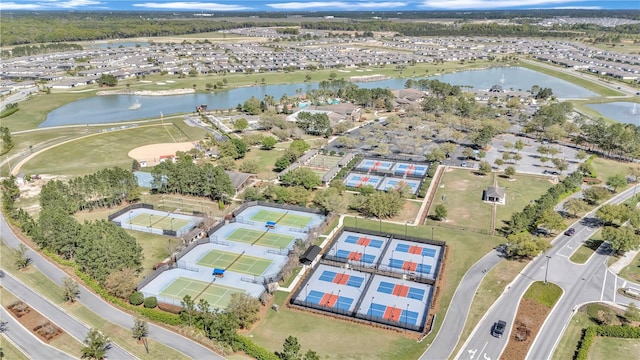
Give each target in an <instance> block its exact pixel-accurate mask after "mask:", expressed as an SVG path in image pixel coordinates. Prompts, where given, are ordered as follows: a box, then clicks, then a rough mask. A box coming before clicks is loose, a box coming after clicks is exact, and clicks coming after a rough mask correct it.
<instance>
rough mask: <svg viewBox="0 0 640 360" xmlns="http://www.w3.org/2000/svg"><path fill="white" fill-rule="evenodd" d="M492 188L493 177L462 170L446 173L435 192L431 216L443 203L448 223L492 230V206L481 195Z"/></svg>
mask: <svg viewBox="0 0 640 360" xmlns="http://www.w3.org/2000/svg"><path fill="white" fill-rule="evenodd" d="M491 185H493V177H492V176H491V175H485V176H478V175H475V174H474V172H473V171H469V170H460V169H454V170H451V171H447V172H445V173H444V175H443V176H442V180H441V181H440V184H439V186H438V188H437V190H436V195H435V197H434V200H433V204H432V205H431V210H430V213H429V215H434V214H435V207H436V205H438V204H444V205H445V206H446V207H447V222H448V223H449V224H453V225H457V226H464V227H466V228H472V229H480V230H486V231H489V230H490V227H491V205H490V204H485V203H484V202H483V201H482V192H483V191H484V190H486V189H487V187H489V186H491ZM443 199H444V200H443Z"/></svg>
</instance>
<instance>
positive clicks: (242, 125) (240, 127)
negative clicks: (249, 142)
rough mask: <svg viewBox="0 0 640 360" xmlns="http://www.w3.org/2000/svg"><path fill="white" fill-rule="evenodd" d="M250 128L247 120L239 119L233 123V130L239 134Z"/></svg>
mask: <svg viewBox="0 0 640 360" xmlns="http://www.w3.org/2000/svg"><path fill="white" fill-rule="evenodd" d="M248 127H249V122H248V121H247V119H245V118H240V119H237V120H236V121H235V122H234V123H233V128H234V129H235V130H236V131H238V132H243V131H244V130H245V129H246V128H248Z"/></svg>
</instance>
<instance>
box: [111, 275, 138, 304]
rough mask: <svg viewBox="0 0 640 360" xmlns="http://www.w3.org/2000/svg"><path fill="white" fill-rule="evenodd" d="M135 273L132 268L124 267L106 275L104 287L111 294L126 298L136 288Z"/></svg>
mask: <svg viewBox="0 0 640 360" xmlns="http://www.w3.org/2000/svg"><path fill="white" fill-rule="evenodd" d="M137 283H138V281H137V274H136V271H135V270H134V269H132V268H128V267H127V268H124V269H122V270H119V271H115V272H112V273H111V274H109V275H107V277H106V279H105V280H104V289H105V290H107V292H108V293H109V294H111V295H113V296H117V297H119V298H121V299H128V298H129V295H131V293H133V292H134V291H135V290H136V285H137Z"/></svg>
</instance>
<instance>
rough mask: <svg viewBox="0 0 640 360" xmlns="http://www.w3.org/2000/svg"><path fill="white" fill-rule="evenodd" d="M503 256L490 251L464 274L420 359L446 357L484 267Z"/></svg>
mask: <svg viewBox="0 0 640 360" xmlns="http://www.w3.org/2000/svg"><path fill="white" fill-rule="evenodd" d="M502 259H503V257H502V255H501V254H500V253H499V252H498V251H495V250H494V251H492V252H490V253H489V254H487V255H485V256H484V257H483V258H481V259H480V260H478V261H477V262H476V263H475V264H474V265H473V266H471V268H470V269H469V270H468V271H467V273H466V274H465V275H464V277H463V278H462V280H461V281H460V284H459V285H458V288H457V289H456V291H455V293H454V294H453V298H452V299H451V303H450V304H449V308H448V309H447V313H446V314H445V317H444V322H443V323H442V326H441V327H440V330H438V334H437V335H436V337H435V339H433V342H432V343H431V345H430V346H429V348H427V350H426V351H425V352H424V353H423V354H422V356H421V357H420V360H436V359H448V358H449V355H451V353H452V352H453V350H454V349H455V348H456V345H457V344H458V341H460V337H461V336H462V331H463V329H464V324H465V323H466V321H467V315H468V314H469V309H470V308H471V303H472V302H473V297H474V296H475V295H476V291H477V290H478V286H480V282H481V281H482V279H483V278H484V275H485V273H486V272H485V271H483V270H485V269H491V268H492V267H493V266H494V265H496V264H497V263H499V262H500V260H502Z"/></svg>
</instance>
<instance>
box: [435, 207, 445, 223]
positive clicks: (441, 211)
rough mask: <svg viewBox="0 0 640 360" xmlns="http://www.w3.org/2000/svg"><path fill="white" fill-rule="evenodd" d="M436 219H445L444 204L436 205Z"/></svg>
mask: <svg viewBox="0 0 640 360" xmlns="http://www.w3.org/2000/svg"><path fill="white" fill-rule="evenodd" d="M435 217H436V219H438V220H440V221H442V220H444V219H446V218H447V207H446V206H445V205H444V204H438V205H436V208H435Z"/></svg>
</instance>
